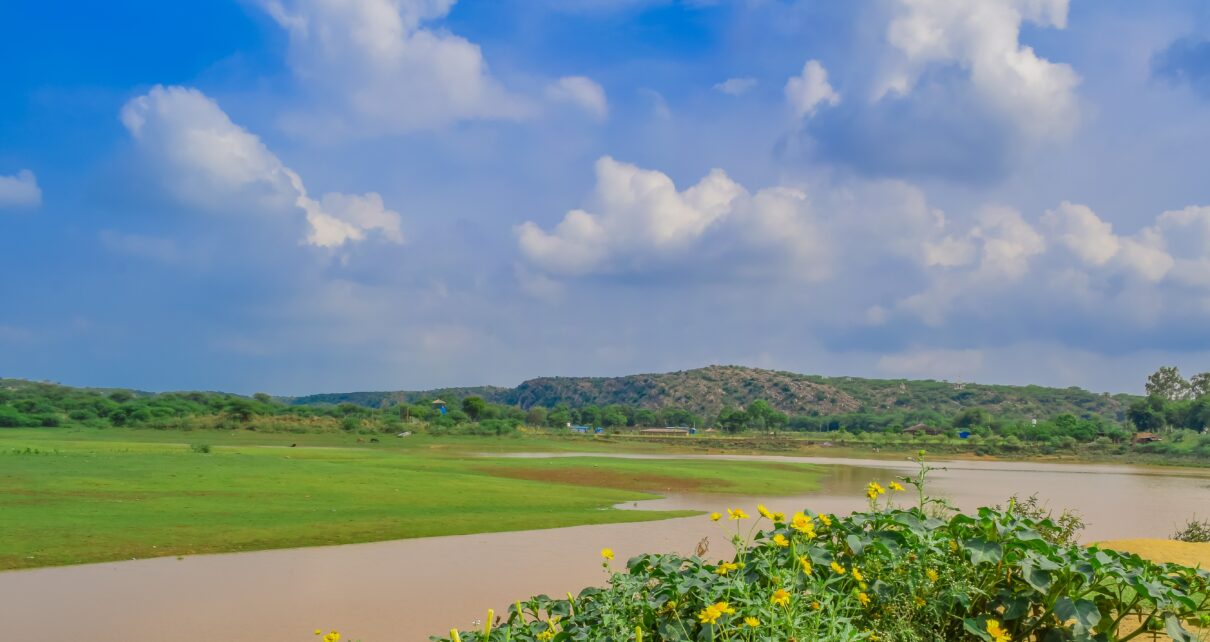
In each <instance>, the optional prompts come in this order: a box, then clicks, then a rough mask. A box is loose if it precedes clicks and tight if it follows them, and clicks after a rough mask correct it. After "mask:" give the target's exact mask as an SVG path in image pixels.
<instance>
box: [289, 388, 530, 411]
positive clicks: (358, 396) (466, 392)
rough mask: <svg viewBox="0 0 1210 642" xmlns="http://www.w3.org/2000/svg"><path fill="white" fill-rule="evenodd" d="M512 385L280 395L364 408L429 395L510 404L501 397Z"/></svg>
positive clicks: (294, 400)
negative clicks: (293, 395)
mask: <svg viewBox="0 0 1210 642" xmlns="http://www.w3.org/2000/svg"><path fill="white" fill-rule="evenodd" d="M513 390H514V388H501V387H499V386H474V387H470V388H438V389H436V390H399V391H396V392H325V393H321V394H317V395H307V396H305V397H283V398H281V400H282V401H285V402H286V403H290V404H294V405H297V406H305V405H311V404H342V403H353V404H357V405H359V406H366V407H368V408H381V407H383V406H391V405H395V404H400V403H416V402H417V401H430V400H433V399H443V400H444V399H463V398H466V397H482V398H484V399H486V400H488V401H491V402H493V403H504V404H512V402H511V401H502V399H506V398H507V397H508V395H509V394H511V393H512V392H513Z"/></svg>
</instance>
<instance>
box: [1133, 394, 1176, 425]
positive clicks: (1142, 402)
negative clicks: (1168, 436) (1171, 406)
mask: <svg viewBox="0 0 1210 642" xmlns="http://www.w3.org/2000/svg"><path fill="white" fill-rule="evenodd" d="M1164 406H1165V404H1164V400H1163V399H1161V398H1160V397H1146V398H1144V399H1139V400H1138V401H1135V402H1134V403H1132V404H1130V407H1129V408H1127V409H1126V418H1127V419H1129V420H1130V423H1132V424H1134V427H1135V430H1138V431H1140V432H1158V431H1160V430H1163V428H1164V426H1165V425H1166V424H1167V419H1166V418H1165V412H1164V410H1165V407H1164Z"/></svg>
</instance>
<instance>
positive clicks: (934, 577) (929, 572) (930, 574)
mask: <svg viewBox="0 0 1210 642" xmlns="http://www.w3.org/2000/svg"><path fill="white" fill-rule="evenodd" d="M924 574H925V575H927V576H928V578H929V581H930V582H936V581H937V577H938V575H937V571H935V570H933V569H931V568H930V569H928V570H927V571H925V572H924Z"/></svg>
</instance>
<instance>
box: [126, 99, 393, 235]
mask: <svg viewBox="0 0 1210 642" xmlns="http://www.w3.org/2000/svg"><path fill="white" fill-rule="evenodd" d="M121 119H122V123H123V124H124V125H125V126H126V129H127V130H128V131H129V132H130V134H131V136H133V137H134V139H135V140H136V141H137V142H138V144H139V147H140V148H141V149H142V150H143V151H144V152H145V153H146V154H148V155H149V156H150V157H151V158H153V159H154V160H155V161H157V162H158V163H160V164H161V166H162V167H163V170H164V172H165V178H166V179H168V180H169V181H170V183H171V185H172V187H173V188H174V189H175V190H176V191H177V193H178V194H179V195H180V196H181V197H182V198H183V199H185V200H188V201H190V202H192V203H193V204H195V205H199V206H203V207H215V206H216V205H218V204H219V201H220V200H230V199H235V200H244V201H246V202H248V203H251V204H253V205H254V207H255V208H256V209H260V210H263V211H270V212H273V211H281V210H291V211H301V212H302V213H303V214H304V216H305V219H306V222H307V224H308V226H309V233H308V235H307V238H306V242H307V243H309V244H311V245H316V246H320V247H338V246H341V245H344V244H345V243H349V242H354V241H361V240H364V239H366V238H367V235H368V234H371V233H373V234H377V235H379V236H381V237H383V238H385V239H386V240H388V241H392V242H395V243H401V242H403V234H402V232H401V230H400V220H399V214H398V213H396V212H394V211H391V210H388V209H386V207H385V206H384V204H383V202H382V197H380V196H379V195H378V194H376V193H373V192H370V193H367V194H364V195H349V194H340V193H329V194H325V195H324V196H323V197H322V198H321V199H319V200H316V199H315V198H312V197H311V196H310V195H308V193H307V189H306V187H305V186H304V185H303V181H302V178H301V177H300V176H299V175H298V174H297V173H296V172H295V171H294V170H292V169H290V168H289V167H287V166H286V165H285V164H283V163H282V161H281V159H279V158H278V157H277V156H276V155H275V154H273V152H271V151H270V150H269V149H268V147H266V146H265V144H264V143H263V142H262V141H261V139H260V138H259V137H257V136H256V135H255V134H253V133H251V132H249V131H248V130H246V129H244V128H243V127H240V126H239V125H237V124H235V123H233V122H232V121H231V119H230V118H229V117H228V116H227V114H226V113H225V112H224V111H223V110H222V109H221V108H220V107H219V106H218V104H217V103H216V102H214V101H213V100H211V99H210V98H208V97H207V96H205V95H204V94H202V93H201V92H200V91H198V90H196V89H191V88H186V87H163V86H157V87H154V88H153V89H152V90H151V91H150V92H148V93H147V94H145V95H143V96H139V97H137V98H134V99H132V100H131V101H130V102H128V103H127V104H126V105H125V106H124V107H123V108H122V112H121Z"/></svg>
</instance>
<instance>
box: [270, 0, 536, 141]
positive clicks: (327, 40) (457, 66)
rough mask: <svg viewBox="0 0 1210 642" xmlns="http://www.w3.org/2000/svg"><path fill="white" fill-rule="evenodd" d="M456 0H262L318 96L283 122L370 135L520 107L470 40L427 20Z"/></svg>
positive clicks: (523, 110)
mask: <svg viewBox="0 0 1210 642" xmlns="http://www.w3.org/2000/svg"><path fill="white" fill-rule="evenodd" d="M455 2H456V0H360V1H358V2H334V1H332V0H261V2H260V4H261V6H262V7H263V8H264V9H265V11H266V12H268V13H269V15H270V16H272V17H273V19H274V20H275V21H276V22H277V23H278V24H279V25H280V26H281V27H282V28H283V29H285V30H286V32H287V33H288V35H289V39H290V54H289V57H290V65H291V67H292V68H293V69H294V71H295V74H296V75H297V76H298V77H299V79H300V80H301V82H303V83H304V84H305V85H306V86H307V87H308V88H309V89H311V90H313V92H314V95H315V96H316V97H317V98H318V100H319V102H320V105H319V106H318V107H317V109H316V111H315V112H311V113H308V114H306V115H302V116H296V117H294V118H292V119H291V121H290V124H291V126H294V127H297V128H305V129H308V130H316V129H319V128H325V129H331V128H332V127H339V128H343V129H345V130H349V131H353V132H357V133H364V134H378V133H399V132H408V131H415V130H421V129H429V128H434V127H441V126H445V125H449V124H451V123H455V122H458V121H461V120H468V119H515V118H521V117H524V116H525V115H527V114H528V113H529V112H530V107H529V106H528V105H527V104H526V102H525V101H524V100H523V99H521V98H519V97H517V96H515V95H513V94H512V93H510V92H508V91H507V90H506V89H504V87H503V86H502V85H501V84H500V82H499V81H498V80H496V79H495V78H494V77H493V76H492V74H491V73H490V71H489V70H488V66H487V63H486V61H485V60H484V58H483V54H482V52H481V51H480V49H479V47H478V45H475V44H474V43H472V42H470V41H468V40H466V39H465V38H462V37H460V36H457V35H455V34H452V33H449V32H448V31H445V30H443V29H437V28H430V27H426V26H425V25H426V23H428V22H431V21H434V20H438V19H440V18H443V17H444V16H445V15H446V14H448V13H449V11H450V8H451V7H452V6H453V5H454V3H455Z"/></svg>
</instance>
